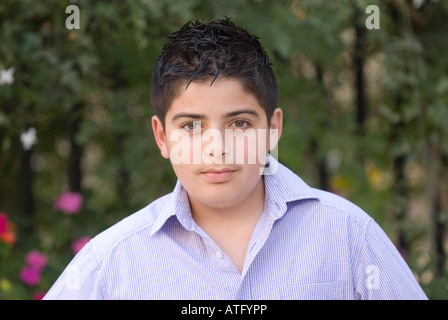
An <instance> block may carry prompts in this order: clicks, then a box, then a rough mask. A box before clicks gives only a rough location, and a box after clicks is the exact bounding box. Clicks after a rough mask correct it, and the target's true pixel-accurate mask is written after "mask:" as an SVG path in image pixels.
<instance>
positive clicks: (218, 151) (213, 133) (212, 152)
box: [202, 128, 230, 164]
mask: <svg viewBox="0 0 448 320" xmlns="http://www.w3.org/2000/svg"><path fill="white" fill-rule="evenodd" d="M202 141H204V142H205V143H206V145H205V146H204V149H203V155H204V159H203V160H204V162H206V163H207V162H209V161H211V162H212V163H223V159H224V158H225V157H226V155H227V154H229V152H230V149H229V146H228V145H227V144H226V142H225V135H224V134H223V133H222V132H221V131H220V130H218V129H215V128H209V129H207V130H205V131H204V133H203V135H202ZM207 141H209V142H208V143H207ZM210 164H211V163H210Z"/></svg>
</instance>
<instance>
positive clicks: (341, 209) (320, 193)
mask: <svg viewBox="0 0 448 320" xmlns="http://www.w3.org/2000/svg"><path fill="white" fill-rule="evenodd" d="M313 191H314V192H315V194H316V196H317V197H318V198H317V201H316V203H315V205H316V206H318V207H320V208H322V210H326V211H328V213H329V214H334V215H343V216H345V217H346V218H347V219H348V220H349V221H351V222H354V223H356V224H357V225H358V226H359V227H361V228H363V229H365V228H366V226H367V224H368V223H369V222H370V221H372V220H373V219H372V217H371V216H369V215H368V214H367V213H366V212H365V211H364V210H363V209H361V208H360V207H359V206H358V205H356V204H354V203H353V202H351V201H349V200H347V199H345V198H343V197H341V196H339V195H337V194H334V193H331V192H328V191H324V190H319V189H314V188H313Z"/></svg>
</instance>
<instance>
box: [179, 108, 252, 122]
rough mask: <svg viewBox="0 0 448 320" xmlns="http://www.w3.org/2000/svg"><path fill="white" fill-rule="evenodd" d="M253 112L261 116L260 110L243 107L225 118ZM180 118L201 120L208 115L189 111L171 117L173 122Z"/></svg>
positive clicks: (229, 113) (227, 114)
mask: <svg viewBox="0 0 448 320" xmlns="http://www.w3.org/2000/svg"><path fill="white" fill-rule="evenodd" d="M244 113H247V114H251V115H253V116H255V117H257V118H259V117H260V115H259V114H258V112H256V111H254V110H252V109H242V110H237V111H232V112H228V113H226V114H225V115H224V118H231V117H234V116H238V115H240V114H244ZM180 118H190V119H199V120H204V119H206V118H207V117H206V116H205V115H204V114H200V113H188V112H179V113H177V114H175V115H174V116H173V118H172V119H171V121H172V122H174V121H176V120H177V119H180Z"/></svg>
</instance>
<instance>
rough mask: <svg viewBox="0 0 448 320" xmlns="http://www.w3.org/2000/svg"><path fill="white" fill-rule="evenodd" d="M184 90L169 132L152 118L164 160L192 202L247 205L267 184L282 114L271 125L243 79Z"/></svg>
mask: <svg viewBox="0 0 448 320" xmlns="http://www.w3.org/2000/svg"><path fill="white" fill-rule="evenodd" d="M181 90H182V91H181V92H180V93H179V94H178V95H177V96H176V98H175V99H174V100H173V103H172V105H171V107H170V109H169V110H168V112H167V114H166V118H165V128H163V126H162V123H161V121H160V119H159V118H158V117H157V116H154V117H153V118H152V126H153V131H154V135H155V138H156V142H157V145H158V146H159V148H160V150H161V153H162V156H163V157H165V158H167V159H170V161H171V163H172V166H173V169H174V171H175V173H176V175H177V177H178V178H179V180H180V181H181V183H182V185H183V186H184V187H185V189H186V190H187V192H188V194H189V197H190V199H191V198H194V200H196V201H199V202H201V203H202V204H203V205H207V206H210V207H215V208H225V207H231V206H234V205H237V204H238V203H241V202H242V201H244V200H245V199H246V198H247V197H248V196H249V195H250V194H251V193H252V192H253V191H254V190H256V189H257V188H256V187H257V186H259V184H260V183H262V180H261V179H260V177H261V175H260V173H261V172H262V171H263V168H264V166H265V160H266V154H267V152H268V151H269V150H272V149H273V148H274V147H275V145H276V144H277V141H278V139H279V137H280V134H281V129H282V112H281V110H280V109H276V110H275V112H274V115H273V116H272V119H271V121H270V125H269V126H268V121H267V118H266V113H265V111H264V109H263V108H262V107H261V106H260V105H259V103H258V101H257V99H256V98H255V96H254V95H252V94H251V93H249V92H248V91H246V90H245V89H244V88H243V86H242V85H241V83H240V82H239V81H237V80H231V79H225V78H224V79H219V80H216V81H215V82H214V83H213V85H210V82H192V83H191V84H190V85H189V86H188V88H187V89H186V90H184V89H183V88H182V89H181ZM258 189H259V188H258Z"/></svg>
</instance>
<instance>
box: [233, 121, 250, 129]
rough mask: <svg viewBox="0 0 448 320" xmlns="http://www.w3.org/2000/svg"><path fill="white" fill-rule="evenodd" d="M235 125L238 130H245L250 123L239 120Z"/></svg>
mask: <svg viewBox="0 0 448 320" xmlns="http://www.w3.org/2000/svg"><path fill="white" fill-rule="evenodd" d="M233 125H234V126H235V127H237V128H245V127H247V126H248V125H249V123H248V122H247V121H246V120H241V119H238V120H235V121H234V122H233Z"/></svg>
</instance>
